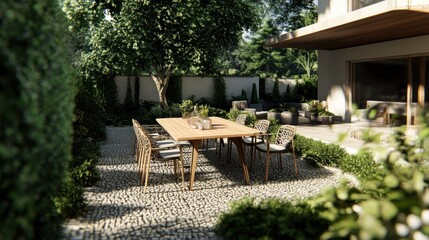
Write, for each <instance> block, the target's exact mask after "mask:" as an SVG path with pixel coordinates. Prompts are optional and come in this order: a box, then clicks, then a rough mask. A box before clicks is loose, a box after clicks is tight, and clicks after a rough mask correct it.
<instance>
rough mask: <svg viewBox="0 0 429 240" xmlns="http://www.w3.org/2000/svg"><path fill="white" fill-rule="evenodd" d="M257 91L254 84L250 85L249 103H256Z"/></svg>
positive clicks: (257, 98) (257, 99)
mask: <svg viewBox="0 0 429 240" xmlns="http://www.w3.org/2000/svg"><path fill="white" fill-rule="evenodd" d="M258 102H259V97H258V90H257V89H256V83H253V84H252V95H251V96H250V103H258Z"/></svg>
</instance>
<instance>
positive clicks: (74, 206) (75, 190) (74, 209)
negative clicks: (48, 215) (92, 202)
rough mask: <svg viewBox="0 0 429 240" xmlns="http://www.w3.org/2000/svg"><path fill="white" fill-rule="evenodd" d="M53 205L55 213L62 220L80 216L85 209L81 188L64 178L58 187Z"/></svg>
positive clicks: (71, 180)
mask: <svg viewBox="0 0 429 240" xmlns="http://www.w3.org/2000/svg"><path fill="white" fill-rule="evenodd" d="M54 204H55V207H56V209H57V212H58V213H59V214H60V215H61V216H62V217H63V218H74V217H78V216H81V215H82V214H83V213H84V212H85V211H86V209H87V204H86V201H85V198H84V195H83V188H82V186H80V185H78V184H77V183H76V181H74V180H73V179H72V178H70V177H68V178H66V179H65V180H64V181H63V183H62V184H61V185H60V186H59V187H58V189H57V191H56V194H55V197H54Z"/></svg>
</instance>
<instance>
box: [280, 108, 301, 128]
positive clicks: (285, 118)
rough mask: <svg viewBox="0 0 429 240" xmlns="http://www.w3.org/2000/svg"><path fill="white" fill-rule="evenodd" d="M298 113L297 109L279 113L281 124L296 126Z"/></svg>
mask: <svg viewBox="0 0 429 240" xmlns="http://www.w3.org/2000/svg"><path fill="white" fill-rule="evenodd" d="M298 119H299V112H298V109H296V108H294V107H290V108H288V109H287V111H283V112H282V113H281V121H280V122H281V124H291V125H298Z"/></svg>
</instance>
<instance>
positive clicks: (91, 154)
mask: <svg viewBox="0 0 429 240" xmlns="http://www.w3.org/2000/svg"><path fill="white" fill-rule="evenodd" d="M73 153H74V154H73V155H74V158H73V160H72V162H71V164H70V172H71V177H72V179H73V180H74V181H75V183H76V184H77V185H79V186H82V187H89V186H93V185H95V184H96V183H97V182H98V181H99V180H100V174H99V172H98V170H97V168H96V165H97V163H98V158H99V154H100V147H99V144H98V143H88V142H86V143H82V144H80V145H79V146H75V150H74V152H73Z"/></svg>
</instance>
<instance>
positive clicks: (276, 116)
mask: <svg viewBox="0 0 429 240" xmlns="http://www.w3.org/2000/svg"><path fill="white" fill-rule="evenodd" d="M280 117H281V113H279V112H268V113H267V119H268V120H269V119H270V118H274V119H276V120H277V121H278V122H280Z"/></svg>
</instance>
